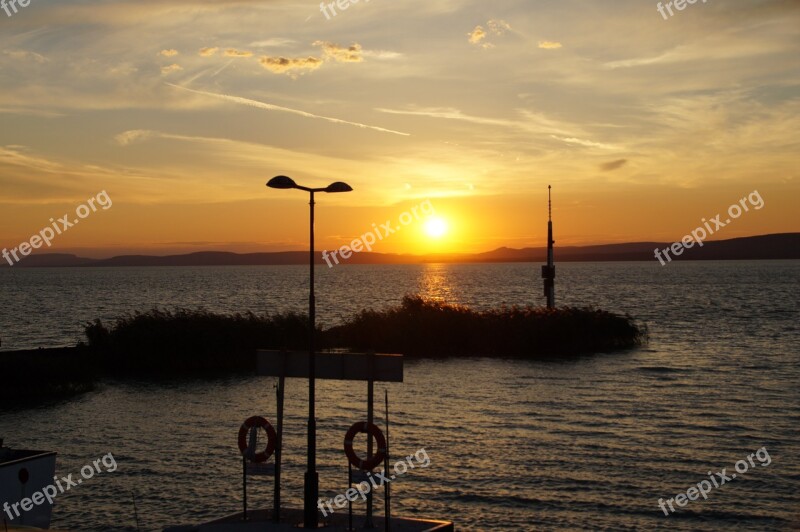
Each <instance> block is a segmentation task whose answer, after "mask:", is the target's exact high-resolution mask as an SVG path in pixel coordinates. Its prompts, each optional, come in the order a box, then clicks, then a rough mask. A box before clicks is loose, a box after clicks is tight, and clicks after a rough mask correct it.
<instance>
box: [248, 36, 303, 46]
mask: <svg viewBox="0 0 800 532" xmlns="http://www.w3.org/2000/svg"><path fill="white" fill-rule="evenodd" d="M294 43H295V41H293V40H292V39H283V38H281V37H273V38H272V39H266V40H263V41H253V42H251V43H250V44H249V45H248V46H253V47H256V48H272V47H281V46H288V45H290V44H294Z"/></svg>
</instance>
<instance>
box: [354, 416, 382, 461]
mask: <svg viewBox="0 0 800 532" xmlns="http://www.w3.org/2000/svg"><path fill="white" fill-rule="evenodd" d="M361 432H365V433H366V434H367V437H368V438H375V441H376V442H377V444H378V452H377V453H375V456H373V457H372V458H370V459H369V460H362V459H361V458H359V457H358V455H357V454H356V452H355V451H354V450H353V438H355V437H356V434H359V433H361ZM344 454H346V455H347V460H348V461H349V462H350V464H352V466H353V467H355V468H357V469H361V470H363V471H372V470H373V469H375V468H376V467H377V466H378V465H379V464H380V463H381V462H383V460H384V459H385V458H386V438H384V437H383V432H381V429H379V428H378V427H377V426H375V425H373V424H372V423H368V422H366V421H363V422H360V423H354V424H353V426H352V427H350V430H348V431H347V434H345V436H344Z"/></svg>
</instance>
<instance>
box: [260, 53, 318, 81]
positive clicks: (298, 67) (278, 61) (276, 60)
mask: <svg viewBox="0 0 800 532" xmlns="http://www.w3.org/2000/svg"><path fill="white" fill-rule="evenodd" d="M258 62H259V63H260V64H261V66H262V67H264V68H266V69H267V70H269V71H270V72H274V73H275V74H288V75H289V76H291V77H296V76H297V74H298V73H299V74H302V73H304V72H303V71H309V72H310V71H313V70H316V69H318V68H319V67H321V66H322V59H318V58H316V57H310V56H309V57H299V58H292V59H289V58H286V57H269V56H266V55H265V56H263V57H261V59H259V60H258Z"/></svg>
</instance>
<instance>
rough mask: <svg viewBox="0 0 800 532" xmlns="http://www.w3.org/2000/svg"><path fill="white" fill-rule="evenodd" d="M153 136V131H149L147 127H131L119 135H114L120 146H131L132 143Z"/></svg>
mask: <svg viewBox="0 0 800 532" xmlns="http://www.w3.org/2000/svg"><path fill="white" fill-rule="evenodd" d="M152 137H153V132H152V131H147V130H145V129H131V130H128V131H123V132H122V133H120V134H119V135H116V136H115V137H114V141H116V143H117V144H119V145H120V146H130V145H131V144H136V143H138V142H144V141H145V140H148V139H150V138H152Z"/></svg>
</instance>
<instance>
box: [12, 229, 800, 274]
mask: <svg viewBox="0 0 800 532" xmlns="http://www.w3.org/2000/svg"><path fill="white" fill-rule="evenodd" d="M671 244H672V242H669V243H668V242H633V243H626V244H603V245H595V246H565V247H559V246H558V243H556V249H555V256H556V262H577V261H586V262H593V261H648V260H656V259H655V257H654V255H653V251H654V250H655V249H656V248H658V249H664V248H666V247H667V246H669V245H671ZM545 254H546V248H545V247H536V248H523V249H512V248H505V247H504V248H498V249H495V250H494V251H488V252H485V253H474V254H470V253H447V254H430V255H398V254H392V253H366V252H364V253H354V254H353V255H352V256H351V257H350V258H349V259H348V260H340V263H342V264H421V263H430V262H544V261H545ZM772 259H800V233H782V234H774V235H761V236H750V237H743V238H732V239H730V240H716V241H712V242H705V243H704V245H703V247H700V246H697V245H695V246H694V247H692V248H691V249H687V250H684V252H683V254H682V255H681V256H680V257H676V258H675V260H772ZM316 262H317V263H318V264H324V262H323V260H322V255H321V252H319V253H318V254H317V256H316ZM307 263H308V252H306V251H282V252H273V253H245V254H241V253H230V252H222V251H201V252H197V253H189V254H185V255H167V256H163V257H158V256H150V255H121V256H118V257H112V258H110V259H87V258H84V257H78V256H75V255H70V254H63V253H43V254H39V255H31V256H28V257H26V258H25V259H23V260H21V261H20V262H19V263H18V264H17V265H16V266H17V267H19V268H44V267H66V266H92V267H105V266H256V265H271V264H278V265H280V264H307ZM0 267H6V268H8V267H10V266H9V265H8V262H7V261H4V260H3V261H0Z"/></svg>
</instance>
